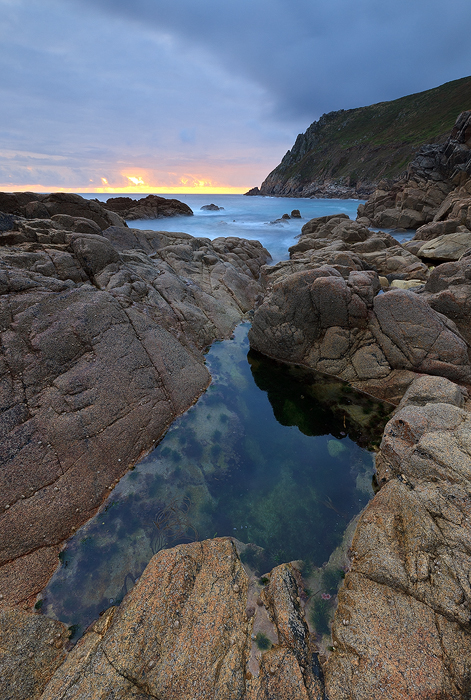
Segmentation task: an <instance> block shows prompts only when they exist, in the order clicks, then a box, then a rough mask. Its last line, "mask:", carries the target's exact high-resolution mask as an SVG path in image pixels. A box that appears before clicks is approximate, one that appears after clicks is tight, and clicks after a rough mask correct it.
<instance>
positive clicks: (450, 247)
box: [417, 231, 471, 262]
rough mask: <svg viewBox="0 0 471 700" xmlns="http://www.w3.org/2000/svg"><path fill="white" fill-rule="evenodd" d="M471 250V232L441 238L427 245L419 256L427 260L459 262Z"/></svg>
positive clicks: (422, 248) (420, 251) (451, 234)
mask: <svg viewBox="0 0 471 700" xmlns="http://www.w3.org/2000/svg"><path fill="white" fill-rule="evenodd" d="M469 249H471V231H460V232H458V233H449V234H447V235H445V236H439V237H438V238H434V239H433V240H432V241H429V242H427V243H425V244H424V245H423V246H422V247H421V248H420V250H419V251H418V253H417V255H418V257H419V258H422V259H425V260H439V261H440V262H449V261H453V260H459V259H460V258H461V256H462V255H463V254H464V253H466V252H467V251H468V250H469Z"/></svg>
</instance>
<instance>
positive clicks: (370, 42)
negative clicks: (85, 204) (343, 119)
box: [0, 0, 471, 193]
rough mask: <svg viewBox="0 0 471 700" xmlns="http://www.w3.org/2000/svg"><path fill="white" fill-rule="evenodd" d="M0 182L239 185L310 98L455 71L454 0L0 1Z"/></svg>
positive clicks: (268, 166)
mask: <svg viewBox="0 0 471 700" xmlns="http://www.w3.org/2000/svg"><path fill="white" fill-rule="evenodd" d="M0 12H1V21H0V100H1V104H2V110H1V117H0V189H1V190H7V191H14V190H32V191H37V192H50V191H56V190H62V191H66V192H67V191H78V192H105V193H106V192H110V193H118V192H129V193H135V192H144V193H146V192H156V193H158V192H161V193H163V192H167V193H183V192H202V193H203V192H204V193H229V192H232V193H241V192H244V191H246V190H247V189H248V188H250V187H253V186H255V185H259V184H260V183H261V182H262V180H263V179H264V178H265V177H266V175H267V174H268V173H269V172H270V170H272V169H273V168H274V167H275V166H276V165H277V164H278V163H279V162H280V160H281V158H282V157H283V155H284V154H285V152H286V151H287V150H288V149H289V148H290V147H291V146H292V144H293V142H294V140H295V138H296V136H297V134H298V133H300V132H303V131H305V130H306V128H307V127H308V126H309V124H310V123H311V122H312V121H314V120H315V119H318V118H319V117H320V116H321V114H322V113H324V112H328V111H332V110H337V109H349V108H352V107H357V106H361V105H364V104H372V103H374V102H379V101H384V100H390V99H395V98H397V97H400V96H402V95H406V94H410V93H412V92H418V91H421V90H427V89H429V88H432V87H435V86H437V85H440V84H442V83H444V82H447V81H449V80H454V79H457V78H461V77H464V76H466V75H468V74H469V73H470V72H471V70H470V66H471V60H470V59H471V44H470V42H469V41H468V36H467V34H468V27H469V25H470V20H471V5H470V4H469V3H468V0H448V2H446V3H445V2H441V1H437V0H427V1H425V0H408V2H407V3H406V0H397V2H396V3H395V4H394V5H391V4H387V3H378V2H377V0H360V2H358V3H355V4H353V3H351V2H350V1H349V0H331V1H329V2H327V1H326V0H322V1H321V0H291V1H288V0H277V2H275V3H274V2H272V1H271V0H270V1H269V0H251V2H248V0H238V2H235V1H234V0H230V1H229V2H228V3H225V4H221V3H217V2H215V0H202V2H200V3H198V4H195V3H194V1H193V0H178V1H176V0H172V2H170V0H134V1H133V2H131V1H130V0H93V1H92V0H68V1H67V2H63V0H61V1H60V0H0Z"/></svg>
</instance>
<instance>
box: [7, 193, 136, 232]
mask: <svg viewBox="0 0 471 700" xmlns="http://www.w3.org/2000/svg"><path fill="white" fill-rule="evenodd" d="M0 212H4V213H5V214H14V215H16V216H19V217H24V218H26V219H50V218H52V217H54V216H55V215H57V214H65V215H68V216H69V217H73V218H74V219H75V218H84V219H88V220H91V221H92V222H95V224H97V226H98V228H99V230H103V229H105V228H108V227H109V226H126V224H125V222H124V220H123V219H122V218H121V217H120V216H118V215H117V214H116V213H114V212H111V211H108V210H107V209H106V208H104V206H103V205H102V204H101V203H100V202H98V201H94V200H89V199H84V197H81V196H80V195H78V194H68V193H66V192H53V193H52V194H36V193H34V192H11V193H10V192H0ZM0 230H1V229H0Z"/></svg>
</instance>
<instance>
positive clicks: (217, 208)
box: [201, 204, 224, 211]
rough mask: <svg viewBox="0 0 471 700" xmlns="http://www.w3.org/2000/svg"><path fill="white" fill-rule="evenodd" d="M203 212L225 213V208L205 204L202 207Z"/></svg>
mask: <svg viewBox="0 0 471 700" xmlns="http://www.w3.org/2000/svg"><path fill="white" fill-rule="evenodd" d="M201 210H202V211H224V207H218V205H217V204H205V205H204V206H202V207H201Z"/></svg>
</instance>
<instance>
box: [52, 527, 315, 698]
mask: <svg viewBox="0 0 471 700" xmlns="http://www.w3.org/2000/svg"><path fill="white" fill-rule="evenodd" d="M297 577H298V578H299V574H298V575H297ZM256 587H257V584H256V583H255V581H254V580H253V579H249V577H248V576H247V574H246V572H245V571H244V568H243V566H242V564H241V562H240V559H239V557H238V554H237V550H236V547H235V546H234V543H233V542H232V541H231V540H230V539H228V538H219V539H213V540H206V541H204V542H195V543H192V544H188V545H180V546H178V547H175V548H173V549H171V550H162V551H161V552H159V553H158V554H156V555H155V556H154V558H153V559H152V560H151V562H150V563H149V565H148V566H147V568H146V570H145V571H144V573H143V575H142V576H141V578H140V580H139V582H138V584H137V585H136V586H135V588H133V590H132V591H131V592H130V593H129V594H128V595H127V596H126V598H125V599H124V601H123V603H122V604H121V606H120V608H119V609H118V610H117V611H114V610H113V609H111V610H110V611H108V613H106V614H105V615H104V619H103V618H102V619H101V620H100V621H99V622H98V623H97V624H96V625H95V626H93V627H92V629H91V630H90V631H89V632H88V633H87V634H86V635H85V637H84V638H83V639H81V640H80V642H79V643H78V644H77V646H76V647H75V648H74V649H73V650H72V651H71V652H70V654H69V656H68V658H67V660H66V662H65V663H64V664H63V665H62V666H61V667H60V668H59V669H58V670H57V672H56V673H55V675H54V676H53V678H52V679H51V680H50V682H49V684H48V685H47V687H46V689H45V691H44V693H43V695H42V696H41V700H56V699H57V698H59V697H67V698H68V699H69V700H73V699H74V698H77V700H78V699H79V698H80V700H91V699H92V698H93V699H97V698H105V697H111V695H112V696H113V697H119V698H150V697H159V698H161V699H162V700H174V699H175V698H176V697H178V698H179V699H180V700H190V699H191V698H195V697H207V698H213V697H220V698H241V699H242V698H245V699H246V700H261V699H264V700H269V698H272V697H276V698H279V699H280V700H284V699H286V700H298V699H299V700H304V699H306V698H310V699H311V700H321V698H322V697H323V689H322V684H321V682H320V680H319V678H318V677H317V676H318V674H319V670H318V667H317V668H316V666H317V660H316V657H315V653H314V652H313V648H312V643H311V640H310V635H309V630H308V628H307V624H306V622H305V620H304V615H303V611H302V607H301V606H300V604H299V602H298V601H299V590H298V584H297V578H296V575H295V572H294V570H293V568H292V567H291V565H289V564H285V565H282V566H280V567H277V568H276V569H274V571H273V572H272V574H271V575H270V584H269V585H268V587H267V589H266V591H265V593H264V595H263V597H262V600H261V606H262V607H261V608H259V607H258V606H257V611H255V615H252V616H249V617H248V616H247V605H248V597H249V591H250V590H252V589H254V588H256ZM252 595H253V594H252ZM263 604H265V605H266V606H267V610H268V615H269V616H270V617H271V618H272V622H273V633H274V635H275V638H276V639H277V642H278V643H277V645H276V646H274V647H273V648H272V649H269V650H267V651H265V652H263V654H261V655H260V658H259V659H257V657H256V656H255V655H254V654H253V653H251V648H252V647H255V645H254V644H253V643H252V642H251V632H252V629H253V625H254V623H255V618H256V616H257V615H261V614H262V610H263V612H264V614H265V615H267V611H266V610H265V608H263ZM249 667H250V668H251V669H252V671H249ZM316 671H317V675H316Z"/></svg>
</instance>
